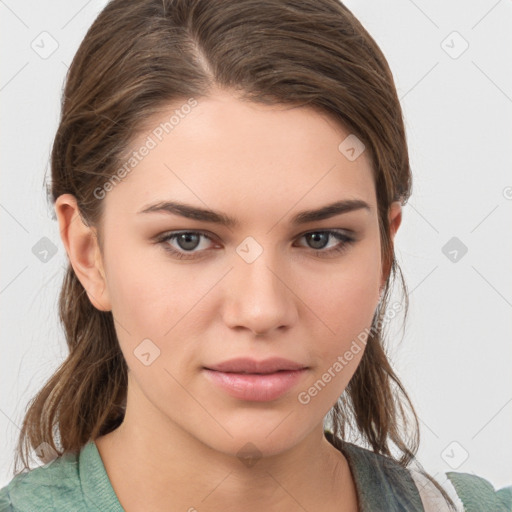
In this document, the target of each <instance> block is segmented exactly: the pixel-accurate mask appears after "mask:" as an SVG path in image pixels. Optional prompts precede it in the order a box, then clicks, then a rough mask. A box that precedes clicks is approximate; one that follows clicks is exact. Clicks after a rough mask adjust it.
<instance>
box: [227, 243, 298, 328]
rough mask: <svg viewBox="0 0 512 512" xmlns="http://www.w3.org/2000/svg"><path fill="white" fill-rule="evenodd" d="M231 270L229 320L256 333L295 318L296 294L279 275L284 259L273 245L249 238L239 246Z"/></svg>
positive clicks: (230, 322)
mask: <svg viewBox="0 0 512 512" xmlns="http://www.w3.org/2000/svg"><path fill="white" fill-rule="evenodd" d="M236 252H237V255H236V258H235V259H234V262H235V264H234V268H233V271H232V272H230V278H231V279H230V283H229V285H228V286H229V290H228V293H227V297H229V304H228V306H227V311H228V313H227V321H228V323H229V324H230V325H231V326H244V327H246V328H248V329H250V330H252V331H253V332H258V333H262V332H267V331H269V330H272V329H274V328H277V327H280V326H282V325H288V324H290V322H291V321H292V320H293V317H294V315H293V311H294V307H293V300H292V298H293V294H292V293H290V291H289V290H288V288H287V287H286V286H285V284H284V283H283V282H282V280H283V276H282V275H279V274H280V273H281V274H282V272H279V268H281V267H282V262H280V261H278V260H279V258H278V256H277V255H276V252H275V251H274V250H273V249H271V248H263V246H262V245H261V244H260V243H258V242H257V241H256V240H255V239H254V238H253V237H247V238H246V239H245V240H244V241H243V242H242V243H241V244H239V246H238V247H237V248H236Z"/></svg>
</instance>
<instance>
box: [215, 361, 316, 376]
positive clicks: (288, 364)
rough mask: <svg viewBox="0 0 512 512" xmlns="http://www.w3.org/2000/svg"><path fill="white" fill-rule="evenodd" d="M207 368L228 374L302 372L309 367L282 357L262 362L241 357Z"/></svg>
mask: <svg viewBox="0 0 512 512" xmlns="http://www.w3.org/2000/svg"><path fill="white" fill-rule="evenodd" d="M205 368H206V369H208V370H215V371H217V372H228V373H275V372H278V371H280V370H302V369H304V368H307V367H306V366H305V365H303V364H301V363H297V362H295V361H290V360H289V359H283V358H282V357H272V358H269V359H264V360H262V361H257V360H256V359H250V358H247V357H239V358H236V359H230V360H229V361H223V362H221V363H218V364H214V365H210V366H205Z"/></svg>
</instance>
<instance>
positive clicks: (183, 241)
mask: <svg viewBox="0 0 512 512" xmlns="http://www.w3.org/2000/svg"><path fill="white" fill-rule="evenodd" d="M198 243H199V235H198V234H196V233H182V234H181V235H180V236H179V237H178V244H179V245H180V247H181V248H182V249H184V250H189V251H190V250H192V249H195V248H196V247H197V245H198ZM190 244H191V245H190Z"/></svg>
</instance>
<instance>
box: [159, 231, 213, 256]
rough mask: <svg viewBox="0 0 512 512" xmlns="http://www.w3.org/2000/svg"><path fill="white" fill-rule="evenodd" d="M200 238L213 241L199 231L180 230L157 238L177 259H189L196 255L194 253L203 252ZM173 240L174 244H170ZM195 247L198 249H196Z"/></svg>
mask: <svg viewBox="0 0 512 512" xmlns="http://www.w3.org/2000/svg"><path fill="white" fill-rule="evenodd" d="M201 238H206V239H207V240H209V241H210V242H213V240H212V238H211V237H210V236H209V235H208V234H207V233H204V232H201V231H180V232H174V233H169V234H167V235H164V236H163V237H162V238H160V239H159V240H158V242H159V243H161V244H162V245H163V247H164V249H165V250H166V251H168V252H170V253H171V254H172V255H173V256H176V257H177V258H179V259H187V258H188V259H191V258H195V257H197V256H196V255H195V254H196V253H199V252H203V251H205V250H206V248H205V247H204V246H203V247H200V246H201ZM173 241H175V242H176V244H177V247H176V246H174V247H173V246H172V245H170V244H169V242H173ZM203 245H204V244H203ZM196 249H199V250H197V251H196Z"/></svg>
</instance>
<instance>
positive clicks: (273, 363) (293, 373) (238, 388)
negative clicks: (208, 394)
mask: <svg viewBox="0 0 512 512" xmlns="http://www.w3.org/2000/svg"><path fill="white" fill-rule="evenodd" d="M203 371H204V374H205V376H206V377H207V378H208V380H210V382H212V383H213V384H215V385H216V386H218V387H219V388H221V389H222V390H223V391H225V392H226V393H227V394H228V395H230V396H232V397H234V398H238V399H241V400H247V401H252V402H269V401H271V400H276V399H278V398H279V397H281V396H282V395H284V394H285V393H286V392H288V391H289V390H290V389H292V388H293V387H294V386H296V385H297V383H298V382H299V381H300V379H301V378H302V377H303V376H304V374H305V373H306V372H307V371H308V368H307V367H306V366H304V365H303V364H300V363H296V362H294V361H290V360H288V359H283V358H271V359H266V360H264V361H256V360H254V359H247V358H239V359H231V360H229V361H224V362H222V363H219V364H215V365H211V366H209V367H204V368H203Z"/></svg>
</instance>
